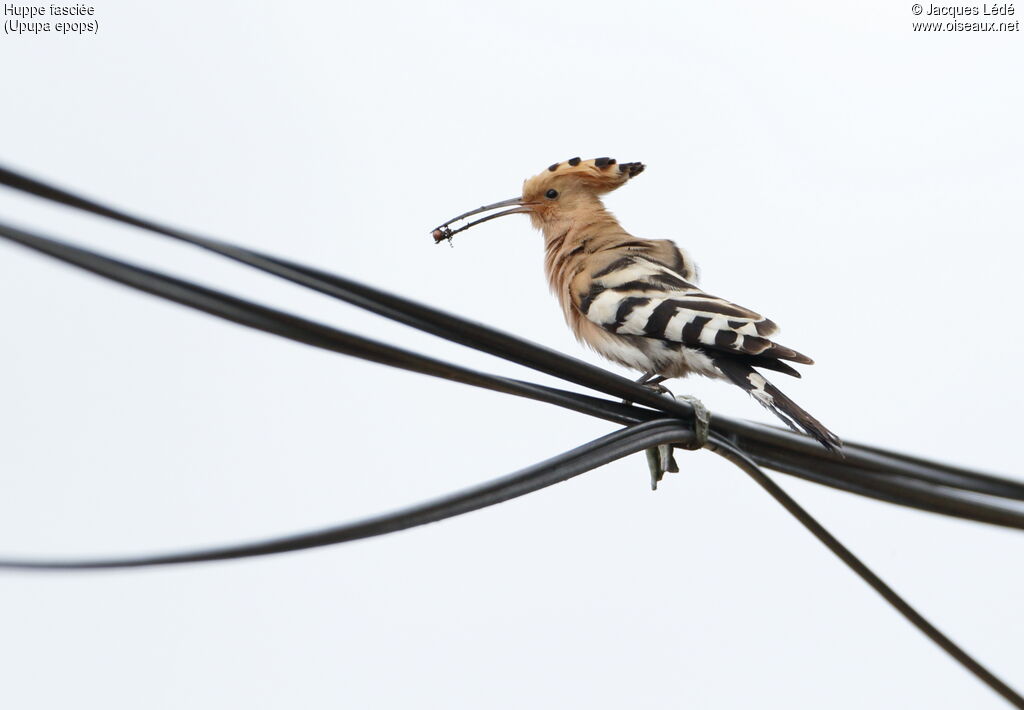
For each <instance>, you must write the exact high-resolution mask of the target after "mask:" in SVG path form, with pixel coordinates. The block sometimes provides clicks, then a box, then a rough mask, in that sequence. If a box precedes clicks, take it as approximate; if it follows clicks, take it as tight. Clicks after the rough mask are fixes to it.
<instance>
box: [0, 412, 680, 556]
mask: <svg viewBox="0 0 1024 710" xmlns="http://www.w3.org/2000/svg"><path fill="white" fill-rule="evenodd" d="M692 440H693V433H692V432H690V431H688V430H687V429H686V427H684V426H683V425H681V424H680V423H679V422H678V421H673V420H665V419H660V420H657V421H653V422H644V423H643V424H634V425H633V426H630V427H627V428H625V429H621V430H619V431H617V432H614V433H612V434H608V435H606V436H602V437H601V438H599V439H596V440H594V441H592V442H590V443H589V444H584V445H583V446H579V447H577V448H575V449H573V450H572V451H567V452H565V453H563V454H559V455H558V456H554V457H552V458H550V459H548V460H547V461H542V462H540V463H537V464H534V465H533V466H529V467H527V468H524V469H522V470H520V471H517V472H515V473H511V474H508V475H506V476H502V477H500V478H496V479H494V480H492V481H489V482H487V483H484V484H481V485H478V486H474V487H472V488H467V489H465V490H462V491H458V492H456V493H452V494H450V495H447V496H444V497H442V498H437V499H435V500H432V501H428V502H425V503H420V504H417V505H414V506H410V507H408V508H404V509H402V510H398V511H395V512H393V513H388V514H384V515H379V516H376V517H372V518H367V519H366V520H360V521H356V522H353V523H347V524H343V525H337V526H335V527H330V528H326V529H323V530H317V531H313V532H306V533H298V534H295V535H289V536H286V537H280V538H275V539H272V540H265V541H261V542H247V543H241V544H237V545H227V546H224V547H220V548H213V549H204V550H195V551H186V552H171V553H167V554H152V555H143V556H138V557H123V558H110V559H94V560H28V559H26V560H17V559H0V568H9V569H36V570H69V569H79V570H81V569H116V568H123V567H152V566H159V565H176V564H183V563H186V562H207V561H212V560H230V559H240V558H246V557H258V556H262V555H274V554H278V553H281V552H294V551H296V550H308V549H310V548H314V547H323V546H326V545H336V544H339V543H342V542H351V541H353V540H361V539H364V538H368V537H374V536H377V535H384V534H387V533H392V532H397V531H399V530H407V529H408V528H412V527H416V526H419V525H426V524H427V523H433V522H437V521H439V520H444V519H445V518H451V517H453V516H456V515H462V514H464V513H469V512H471V511H473V510H479V509H480V508H486V507H488V506H491V505H496V504H498V503H502V502H504V501H507V500H511V499H512V498H518V497H519V496H523V495H526V494H527V493H532V492H534V491H537V490H540V489H541V488H546V487H547V486H551V485H554V484H555V483H560V482H562V481H566V480H568V479H570V478H573V477H574V476H578V475H580V474H582V473H586V472H587V471H590V470H593V469H595V468H598V467H599V466H603V465H604V464H606V463H610V462H612V461H615V460H617V459H620V458H622V457H623V456H628V455H629V454H633V453H636V452H637V451H643V450H644V449H646V448H648V447H650V446H656V445H657V444H660V443H665V442H668V441H672V442H679V443H684V444H685V443H689V442H690V441H692Z"/></svg>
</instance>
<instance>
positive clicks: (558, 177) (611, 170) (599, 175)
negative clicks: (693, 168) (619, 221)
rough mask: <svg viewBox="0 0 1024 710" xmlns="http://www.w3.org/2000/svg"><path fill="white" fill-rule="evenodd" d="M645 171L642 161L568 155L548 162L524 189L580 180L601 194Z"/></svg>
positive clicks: (528, 181)
mask: <svg viewBox="0 0 1024 710" xmlns="http://www.w3.org/2000/svg"><path fill="white" fill-rule="evenodd" d="M643 171H644V164H643V163H620V162H618V161H616V160H615V158H592V159H590V160H581V159H580V158H569V160H567V161H565V162H562V163H553V164H552V165H549V166H548V167H547V169H546V170H543V171H541V172H540V173H538V174H537V175H534V176H533V177H532V178H530V179H529V180H527V181H526V186H524V193H525V192H527V191H528V189H529V188H530V187H532V186H534V185H538V184H548V183H551V182H563V181H579V182H581V183H583V184H585V185H587V187H589V188H590V189H591V190H592V191H593V192H595V193H598V194H599V193H603V192H611V191H612V190H614V189H615V188H617V187H620V186H621V185H623V184H625V183H626V181H628V180H629V179H630V178H633V177H636V176H637V175H639V174H640V173H642V172H643ZM531 183H532V185H531Z"/></svg>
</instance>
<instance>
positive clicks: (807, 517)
mask: <svg viewBox="0 0 1024 710" xmlns="http://www.w3.org/2000/svg"><path fill="white" fill-rule="evenodd" d="M707 448H708V450H710V451H712V452H714V453H716V454H718V455H719V456H722V457H723V458H725V459H727V460H728V461H731V462H732V463H733V464H735V465H736V466H738V467H739V468H740V469H742V470H743V472H744V473H746V474H747V475H748V476H750V477H751V478H753V479H754V481H756V482H757V484H758V485H759V486H761V487H762V488H763V489H764V490H765V491H767V492H768V494H769V495H770V496H771V497H772V498H774V499H775V500H776V501H778V502H779V504H780V505H782V507H783V508H785V509H786V510H787V511H788V512H789V513H790V515H792V516H793V517H794V518H796V519H797V520H798V521H799V522H800V524H801V525H803V526H804V527H805V528H807V529H808V530H810V531H811V533H812V534H813V535H814V536H815V537H816V538H818V540H820V541H821V542H822V543H823V544H824V545H825V547H827V548H828V549H829V550H831V551H832V553H833V554H835V555H836V557H838V558H839V559H841V560H842V561H843V562H844V563H845V564H846V566H847V567H849V568H850V569H852V570H853V571H854V572H856V573H857V575H858V576H859V577H860V578H861V579H863V580H864V581H865V582H867V583H868V584H869V585H870V586H871V588H872V589H874V590H875V591H876V592H878V593H879V594H880V595H881V596H882V598H883V599H885V600H886V601H887V602H889V604H890V605H892V607H893V608H894V609H896V611H898V612H899V613H900V614H902V615H903V617H904V618H905V619H907V621H909V622H910V623H911V624H913V625H914V626H916V627H917V628H918V629H919V630H920V631H921V632H922V633H923V634H924V635H925V636H927V637H928V638H930V639H931V640H932V641H933V642H935V643H936V644H937V645H938V646H939V647H940V648H941V649H942V650H943V651H945V652H946V653H948V654H949V655H950V656H952V657H953V659H954V660H955V661H956V662H957V663H959V664H960V665H962V666H963V667H964V668H966V669H967V670H969V671H970V672H971V673H973V674H974V675H975V676H977V678H978V679H979V680H981V681H982V682H983V683H984V684H985V685H987V686H988V687H990V688H991V689H992V690H994V691H996V692H997V693H999V694H1000V695H1001V696H1003V697H1004V698H1005V699H1006V700H1007V701H1009V703H1010V704H1011V705H1013V706H1014V707H1017V708H1024V697H1021V696H1020V694H1018V693H1017V691H1015V690H1014V689H1013V688H1011V687H1010V686H1008V685H1007V684H1006V683H1004V682H1003V681H1002V680H1000V679H999V678H998V677H996V676H995V675H994V674H993V673H992V672H991V671H989V670H988V669H987V668H985V666H983V665H981V663H979V662H978V661H976V660H975V659H974V658H973V657H972V656H971V655H970V654H968V653H967V652H966V651H964V650H963V649H962V648H960V647H959V646H958V645H957V644H956V643H954V642H953V640H952V639H950V638H949V637H948V636H946V635H945V634H943V633H942V632H941V631H939V630H938V629H937V628H936V627H935V626H934V625H932V624H931V622H929V621H928V620H927V619H925V618H924V617H923V616H921V614H920V613H918V612H917V610H916V609H914V607H912V606H911V605H910V604H909V603H907V601H906V600H905V599H903V597H901V596H900V595H899V594H897V593H896V592H895V591H894V590H893V589H892V587H890V586H889V585H888V584H886V583H885V582H883V581H882V579H881V578H880V577H879V576H878V575H877V574H875V573H874V572H872V571H871V569H870V568H868V566H867V565H865V564H864V563H863V562H861V561H860V559H858V558H857V556H856V555H854V554H853V553H852V552H850V550H849V549H848V548H847V547H846V546H845V545H843V544H842V543H841V542H839V540H837V539H836V538H835V537H834V536H833V535H832V534H831V533H830V532H829V531H828V530H826V529H825V527H824V526H823V525H822V524H821V523H819V522H818V521H817V520H815V519H814V517H813V516H811V514H810V513H808V512H807V511H806V510H804V509H803V508H802V507H801V506H800V504H798V503H797V502H796V501H795V500H793V498H791V497H790V496H789V494H788V493H786V492H785V491H784V490H783V489H782V488H781V487H779V485H778V484H777V483H775V482H774V481H773V480H772V479H771V478H769V477H768V476H767V475H766V474H765V473H764V471H762V470H761V469H760V468H758V466H757V464H755V463H754V462H753V461H751V460H750V459H749V458H748V457H747V456H746V455H744V454H743V452H742V451H740V450H739V449H736V448H735V447H733V446H731V445H730V444H728V443H727V442H725V441H724V440H722V439H719V438H717V437H711V439H710V440H709V442H708V446H707Z"/></svg>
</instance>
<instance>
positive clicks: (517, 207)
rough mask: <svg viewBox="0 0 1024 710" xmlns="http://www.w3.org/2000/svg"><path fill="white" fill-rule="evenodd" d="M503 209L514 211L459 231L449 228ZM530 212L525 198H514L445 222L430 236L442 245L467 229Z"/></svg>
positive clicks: (505, 211)
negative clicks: (507, 216)
mask: <svg viewBox="0 0 1024 710" xmlns="http://www.w3.org/2000/svg"><path fill="white" fill-rule="evenodd" d="M501 207H512V209H510V210H504V211H503V212H498V213H496V214H490V215H487V216H486V217H481V218H480V219H477V220H473V221H472V222H470V223H469V224H465V225H463V226H461V227H459V228H458V229H452V228H451V226H449V225H451V224H453V223H454V222H460V221H462V220H464V219H466V218H467V217H472V216H473V215H475V214H480V213H482V212H490V211H491V210H496V209H499V208H501ZM529 212H530V207H529V203H527V202H523V198H522V197H513V198H511V199H508V200H502V201H501V202H495V203H494V204H492V205H484V206H483V207H477V208H476V209H475V210H470V211H469V212H463V213H462V214H460V215H459V216H458V217H453V218H451V219H450V220H448V221H447V222H445V223H444V224H442V225H441V226H439V227H438V228H437V229H435V230H434V231H433V232H431V233H430V235H431V236H432V237H433V238H434V243H435V244H440V243H441V242H443V241H444V240H445V239H451V238H452V237H454V236H455V235H456V234H458V233H459V232H464V231H466V230H467V229H469V228H470V227H473V226H475V225H477V224H481V223H483V222H488V221H490V220H492V219H497V218H498V217H504V216H505V215H509V214H529Z"/></svg>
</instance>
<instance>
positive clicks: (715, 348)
mask: <svg viewBox="0 0 1024 710" xmlns="http://www.w3.org/2000/svg"><path fill="white" fill-rule="evenodd" d="M643 170H644V165H643V164H642V163H616V161H615V160H614V159H612V158H596V159H593V160H580V159H579V158H572V159H570V160H569V161H567V162H565V163H555V164H554V165H551V166H550V167H548V168H547V169H546V170H544V171H542V172H541V173H540V174H538V175H534V176H533V177H531V178H529V179H527V180H526V181H525V182H524V183H523V193H522V196H520V197H513V198H512V199H509V200H503V201H501V202H496V203H494V204H492V205H485V206H483V207H480V208H478V209H475V210H470V211H469V212H466V213H464V214H461V215H459V216H458V217H455V218H454V219H451V220H449V221H448V222H445V223H444V224H443V225H441V226H440V227H438V228H437V229H435V230H434V232H433V237H434V239H435V241H436V242H438V243H440V242H441V241H442V240H444V239H451V237H452V236H453V235H455V234H456V233H458V232H461V231H463V230H466V229H469V228H470V227H472V226H474V225H476V224H480V223H481V222H486V221H488V220H491V219H495V218H497V217H503V216H505V215H510V214H528V215H529V216H530V221H531V222H532V223H533V226H534V227H536V228H537V229H539V230H541V232H543V234H544V269H545V272H546V273H547V277H548V282H549V283H550V285H551V290H552V291H553V292H554V293H555V295H556V296H557V297H558V300H559V303H560V304H561V306H562V312H563V314H564V315H565V320H566V321H567V322H568V324H569V327H570V328H572V331H573V333H574V334H575V335H576V338H577V339H578V340H580V341H581V342H583V343H585V344H586V345H588V346H590V347H591V348H593V349H594V350H595V351H597V352H598V353H600V354H601V355H603V356H604V357H606V358H608V359H609V360H612V361H614V362H617V363H619V364H620V365H624V366H626V367H629V368H632V369H634V370H639V371H640V372H642V373H643V376H642V377H641V378H640V379H639V380H637V381H638V382H640V383H642V384H648V385H654V386H657V385H658V384H659V383H660V382H661V381H663V380H665V379H669V378H674V377H684V376H686V375H689V374H690V373H697V374H701V375H706V376H708V377H714V378H719V379H725V380H728V381H730V382H732V383H733V384H735V385H738V386H739V387H741V388H743V389H744V390H746V391H747V392H748V393H749V394H751V395H752V396H753V397H754V399H756V400H757V401H758V402H760V403H761V404H762V405H764V406H765V407H767V408H768V409H769V410H771V411H772V412H773V413H774V414H775V415H776V416H778V417H779V418H780V419H781V420H782V421H783V422H785V423H786V424H787V425H788V426H789V427H790V428H791V429H793V430H794V431H800V430H803V431H804V432H806V433H807V434H809V435H811V436H812V437H814V438H815V439H817V440H818V441H819V442H821V444H822V445H823V446H825V447H826V448H827V449H831V450H834V449H837V448H839V447H840V446H842V442H841V441H840V440H839V438H838V437H837V436H836V435H835V434H833V433H832V432H831V431H829V430H828V429H826V428H825V427H824V426H823V425H822V424H821V423H820V422H819V421H818V420H817V419H815V418H814V417H812V416H811V415H810V414H808V413H807V412H806V411H804V410H803V409H802V408H800V407H799V406H798V405H797V404H796V403H795V402H793V400H791V399H790V398H789V397H787V396H786V395H784V394H783V393H782V392H781V391H779V389H778V388H776V387H775V386H774V385H773V384H771V383H770V382H768V380H766V379H765V378H764V377H763V376H762V375H761V374H760V373H759V372H758V371H757V369H755V368H761V369H766V370H774V371H776V372H781V373H784V374H786V375H792V376H794V377H799V376H800V373H799V372H797V371H796V370H795V369H793V368H792V367H791V366H789V365H788V364H786V362H784V361H789V362H795V363H799V364H802V365H811V364H813V361H812V360H811V359H810V358H809V357H807V356H806V355H802V354H801V353H798V352H797V351H796V350H792V349H790V348H787V347H785V346H783V345H779V344H778V343H775V342H773V341H771V340H769V338H768V336H770V335H773V334H774V333H775V332H776V331H777V330H778V326H776V325H775V323H773V322H772V321H770V320H768V319H767V318H764V317H762V316H760V315H759V314H757V313H755V312H754V311H751V310H749V309H747V308H744V307H742V306H738V305H736V304H735V303H731V302H729V301H726V300H723V299H721V298H718V297H717V296H712V295H711V294H708V293H705V292H704V291H702V290H701V289H700V288H698V286H697V277H698V276H697V267H696V265H695V264H694V262H693V260H692V259H691V258H690V255H689V254H687V253H686V251H684V250H683V249H681V248H679V247H678V246H676V244H675V243H674V242H672V241H670V240H668V239H639V238H637V237H634V236H633V235H632V234H630V233H629V232H627V231H626V230H625V229H623V227H622V226H621V225H620V224H619V222H618V220H616V219H615V217H614V216H613V215H612V214H611V213H610V212H609V211H608V210H607V209H605V206H604V204H603V203H602V202H601V196H602V195H604V194H606V193H608V192H611V191H612V190H615V189H616V188H618V187H621V186H622V185H624V184H625V183H626V182H628V181H629V180H630V179H631V178H634V177H636V176H637V175H639V174H640V173H642V172H643ZM503 207H504V208H508V209H505V210H503V211H501V212H498V213H496V214H491V215H488V216H486V217H483V218H481V219H477V220H475V221H473V222H470V223H468V224H466V225H465V226H463V227H461V228H459V229H455V230H452V229H451V228H450V227H449V225H450V224H452V223H454V222H457V221H459V220H463V219H465V218H467V217H471V216H473V215H477V214H480V213H483V212H490V211H492V210H496V209H500V208H503ZM659 478H660V477H659ZM655 483H656V482H655Z"/></svg>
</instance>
